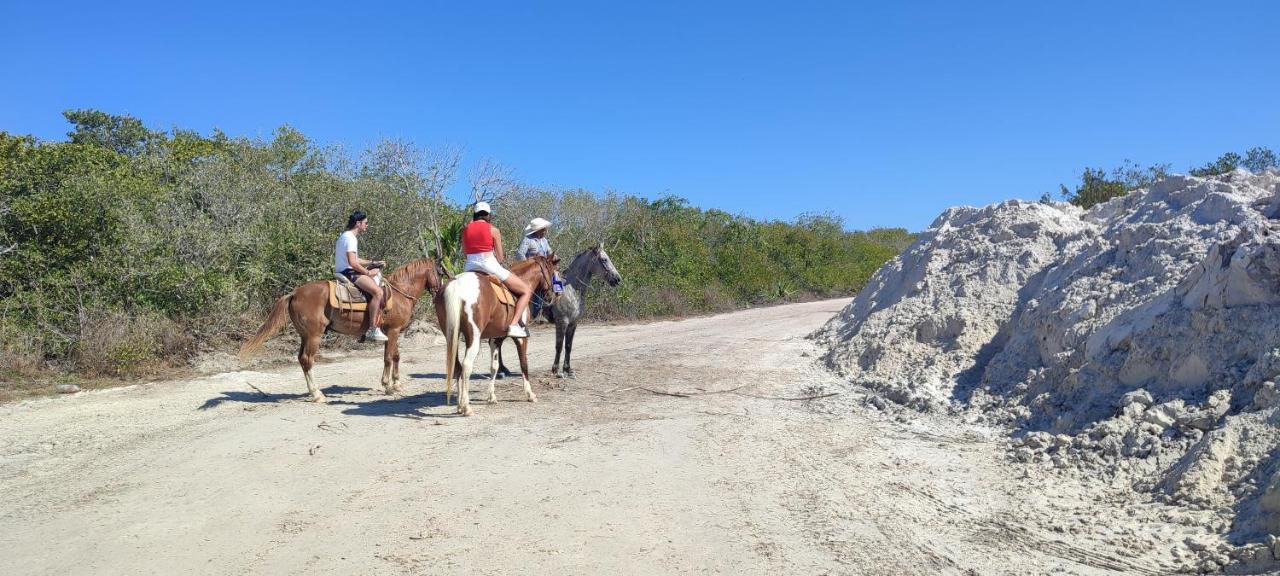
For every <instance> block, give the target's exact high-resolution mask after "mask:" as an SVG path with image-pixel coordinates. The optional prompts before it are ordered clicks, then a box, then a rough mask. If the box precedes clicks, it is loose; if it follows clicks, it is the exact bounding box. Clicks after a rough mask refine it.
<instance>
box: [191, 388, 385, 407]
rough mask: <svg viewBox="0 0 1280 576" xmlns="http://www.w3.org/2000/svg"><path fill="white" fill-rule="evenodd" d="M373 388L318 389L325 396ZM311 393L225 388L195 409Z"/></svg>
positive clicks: (305, 396) (268, 401) (266, 401)
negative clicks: (279, 392) (218, 394)
mask: <svg viewBox="0 0 1280 576" xmlns="http://www.w3.org/2000/svg"><path fill="white" fill-rule="evenodd" d="M370 390H373V388H357V387H355V386H330V387H328V388H321V389H320V391H321V392H323V393H324V394H325V395H326V396H333V395H338V394H351V393H353V392H368V391H370ZM310 397H311V395H310V394H307V393H306V392H302V393H299V394H266V393H263V392H256V391H255V392H246V391H243V390H226V391H224V392H223V393H222V395H221V396H218V397H216V398H210V399H208V400H205V401H204V404H201V405H200V407H199V408H197V410H208V409H210V408H216V407H218V406H221V405H222V404H224V403H226V402H241V403H247V404H276V403H280V402H289V401H291V400H306V399H308V398H310Z"/></svg>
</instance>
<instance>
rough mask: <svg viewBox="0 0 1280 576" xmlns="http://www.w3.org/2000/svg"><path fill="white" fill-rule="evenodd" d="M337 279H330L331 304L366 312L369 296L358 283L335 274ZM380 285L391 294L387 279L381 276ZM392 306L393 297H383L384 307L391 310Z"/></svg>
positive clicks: (385, 292) (339, 307)
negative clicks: (357, 285)
mask: <svg viewBox="0 0 1280 576" xmlns="http://www.w3.org/2000/svg"><path fill="white" fill-rule="evenodd" d="M335 278H336V280H330V281H329V306H330V307H332V308H338V309H341V310H344V311H351V312H364V311H365V310H367V309H368V308H369V298H368V297H366V296H365V295H364V292H361V291H360V289H359V288H357V287H356V285H355V284H354V283H353V282H351V281H350V280H347V278H346V277H345V276H335ZM378 279H379V284H378V285H379V286H381V287H382V293H383V294H384V295H385V294H389V291H390V289H389V288H388V287H387V281H386V280H385V279H383V278H382V277H379V278H378ZM390 308H391V298H383V299H382V309H383V310H384V311H385V310H389V309H390Z"/></svg>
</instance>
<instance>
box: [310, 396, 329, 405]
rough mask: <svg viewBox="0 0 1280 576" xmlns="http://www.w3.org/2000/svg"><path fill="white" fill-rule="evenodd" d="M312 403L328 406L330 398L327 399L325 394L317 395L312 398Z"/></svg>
mask: <svg viewBox="0 0 1280 576" xmlns="http://www.w3.org/2000/svg"><path fill="white" fill-rule="evenodd" d="M311 401H312V402H315V403H316V404H327V403H329V399H328V398H325V397H324V395H323V394H317V395H315V396H312V397H311Z"/></svg>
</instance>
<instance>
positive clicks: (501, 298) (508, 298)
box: [475, 272, 516, 306]
mask: <svg viewBox="0 0 1280 576" xmlns="http://www.w3.org/2000/svg"><path fill="white" fill-rule="evenodd" d="M475 275H476V276H479V277H480V279H481V280H488V281H489V286H490V287H491V288H493V295H494V297H495V298H497V299H498V302H501V303H503V304H505V305H507V306H515V305H516V299H515V296H513V295H512V294H511V291H510V290H508V289H507V287H506V286H505V285H503V284H502V282H500V281H498V277H497V276H490V275H488V274H485V273H484V272H476V273H475Z"/></svg>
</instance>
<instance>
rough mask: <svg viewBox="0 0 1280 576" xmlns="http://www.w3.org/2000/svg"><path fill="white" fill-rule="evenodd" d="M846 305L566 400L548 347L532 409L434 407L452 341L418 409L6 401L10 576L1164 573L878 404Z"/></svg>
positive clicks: (598, 333)
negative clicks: (858, 373) (814, 339)
mask: <svg viewBox="0 0 1280 576" xmlns="http://www.w3.org/2000/svg"><path fill="white" fill-rule="evenodd" d="M844 303H845V301H826V302H816V303H809V304H797V305H789V306H781V307H775V308H765V309H756V310H749V311H745V312H739V313H734V314H728V315H723V316H715V317H707V318H697V319H690V320H683V321H677V322H659V323H653V324H643V325H624V326H584V327H582V329H580V330H579V331H578V346H577V350H575V368H576V369H577V370H578V377H577V379H575V380H555V379H552V378H550V376H549V374H548V367H549V366H550V356H551V354H550V352H551V344H552V340H553V338H552V337H551V334H550V333H551V331H550V329H549V327H547V326H545V325H543V326H540V327H539V328H541V330H539V331H536V332H535V334H534V337H535V340H534V342H533V345H532V348H533V352H534V354H533V358H532V363H533V366H534V368H535V371H534V372H535V378H536V382H535V391H536V392H537V393H538V397H539V400H540V401H539V402H538V403H536V404H529V403H525V402H521V401H517V400H518V399H519V398H520V397H521V394H520V393H519V388H518V386H517V384H516V383H515V382H513V381H512V380H506V381H505V382H501V381H500V382H499V392H498V394H499V397H500V399H501V400H502V401H501V402H499V403H498V404H496V405H490V404H488V403H485V402H483V401H480V402H476V403H475V404H474V407H475V409H476V413H477V414H476V416H474V417H472V418H458V417H455V416H453V415H452V414H451V409H450V408H447V407H445V406H443V405H442V404H443V394H442V386H443V380H442V379H441V376H440V372H441V368H442V365H443V361H442V357H443V352H442V347H441V346H440V345H438V344H433V345H429V346H426V345H424V346H420V347H418V348H414V349H410V350H408V351H407V352H406V353H405V358H404V372H405V373H406V374H407V375H409V377H408V378H407V382H406V387H407V389H408V392H409V394H410V395H409V396H407V397H404V398H389V397H386V396H383V395H382V394H381V387H380V386H379V384H378V378H379V376H380V373H381V359H380V357H379V358H372V357H370V358H347V359H344V360H341V361H338V362H333V363H327V364H320V365H319V366H317V368H316V370H315V373H316V375H317V379H318V382H319V384H320V385H321V387H322V388H324V390H325V393H326V394H327V395H329V397H330V403H329V404H327V405H317V404H312V403H309V402H306V401H304V398H305V391H306V388H305V385H304V384H303V382H302V378H301V375H300V373H299V371H298V369H297V367H296V366H290V367H283V368H280V369H279V370H274V371H269V372H247V371H246V372H232V373H225V374H219V375H215V376H211V377H206V378H201V379H196V380H191V381H186V382H164V383H152V384H144V385H139V386H134V387H130V388H124V389H117V390H110V391H103V392H94V393H82V394H79V395H76V396H74V397H60V398H52V399H47V400H39V401H32V402H25V403H18V404H10V405H5V406H0V573H4V574H10V575H12V574H175V573H183V574H192V573H195V574H389V573H390V574H395V573H404V574H516V573H525V574H712V573H724V574H779V573H785V574H888V573H897V574H910V573H980V574H988V573H1037V574H1039V573H1053V572H1056V573H1086V574H1090V573H1108V572H1110V571H1112V570H1117V571H1126V572H1143V571H1152V572H1154V571H1160V570H1161V569H1162V566H1165V564H1163V562H1165V560H1166V559H1164V558H1162V557H1161V556H1160V554H1161V551H1160V550H1158V549H1153V550H1152V551H1151V552H1150V553H1149V554H1148V555H1146V556H1140V557H1137V558H1125V557H1124V556H1125V555H1126V554H1127V553H1125V552H1123V550H1131V549H1132V548H1133V546H1130V545H1129V544H1127V543H1126V542H1127V541H1126V540H1124V539H1125V538H1126V537H1127V536H1126V534H1125V533H1123V532H1120V531H1118V530H1119V528H1117V529H1116V530H1117V531H1116V532H1114V533H1113V532H1111V531H1110V530H1111V528H1108V527H1107V526H1105V518H1106V517H1107V515H1108V514H1116V515H1119V514H1121V513H1122V512H1123V510H1119V509H1118V508H1117V510H1116V511H1112V510H1111V507H1108V505H1107V504H1105V502H1102V501H1101V500H1099V498H1104V497H1105V495H1100V494H1098V493H1096V491H1095V492H1089V491H1088V490H1086V489H1085V488H1084V487H1075V488H1073V486H1074V485H1072V484H1070V483H1069V482H1068V483H1067V484H1063V483H1062V482H1067V481H1065V480H1064V481H1060V482H1058V484H1056V485H1055V487H1054V488H1053V489H1052V490H1047V489H1045V488H1044V487H1043V486H1042V484H1040V482H1039V481H1038V480H1037V477H1036V476H1034V475H1032V476H1028V475H1027V474H1026V471H1025V470H1024V469H1023V468H1021V467H1020V465H1016V464H1012V463H1009V462H1007V461H1006V459H1005V456H1004V448H1003V445H1004V444H1003V443H1004V439H1003V438H1004V437H1003V435H1002V433H1001V432H1000V431H998V430H993V429H987V428H981V427H977V426H973V425H966V424H964V423H962V422H960V421H959V420H958V419H954V418H950V419H949V418H943V417H938V416H929V417H926V416H921V415H917V414H914V413H910V412H895V411H889V412H880V411H878V410H876V409H873V408H868V407H865V406H864V405H863V403H862V398H861V396H859V394H860V393H859V392H858V391H857V390H852V389H849V386H848V385H847V384H845V383H843V382H841V381H839V380H838V379H836V378H834V377H833V376H832V375H830V374H829V373H828V372H826V371H825V370H823V369H822V368H821V367H820V366H818V365H817V364H816V363H815V361H814V359H815V358H816V357H817V351H816V350H815V349H814V348H813V345H812V344H811V343H810V342H809V341H807V340H805V339H804V336H805V335H806V334H807V333H809V332H810V331H812V330H813V329H815V328H817V327H818V326H819V325H820V324H821V323H822V322H824V321H825V320H826V319H827V318H829V317H831V316H832V315H833V314H835V313H836V312H837V311H838V310H839V309H840V308H841V306H842V305H843V304H844ZM322 354H323V353H322ZM482 356H483V354H482ZM250 383H252V384H253V385H254V386H256V387H257V388H258V389H260V390H261V391H262V392H258V391H256V390H255V389H254V388H253V387H251V386H249V384H250ZM641 387H644V388H650V389H652V390H654V391H669V392H678V393H697V394H701V395H693V396H688V397H681V396H667V395H661V394H656V393H654V392H652V391H649V390H645V389H643V388H641ZM730 389H733V390H735V391H734V392H730V393H715V394H702V393H703V392H712V391H723V390H730ZM472 391H473V401H474V400H475V399H479V400H483V399H484V398H486V395H485V394H484V393H483V383H482V382H481V381H479V380H475V381H473V382H472ZM477 391H478V392H477ZM833 392H839V393H840V394H839V395H836V396H828V397H825V398H821V399H817V400H809V401H798V400H787V399H778V398H795V397H805V396H816V395H821V394H828V393H833ZM1153 506H1154V505H1153ZM1062 519H1069V520H1070V522H1067V521H1066V520H1062ZM1099 520H1102V521H1103V522H1102V524H1103V525H1095V524H1097V523H1098V521H1099ZM1062 524H1071V525H1065V526H1064V525H1062ZM1082 525H1083V526H1086V527H1087V528H1086V529H1083V530H1081V529H1078V527H1079V526H1082ZM1166 528H1167V527H1166ZM1157 529H1160V527H1156V528H1152V530H1157ZM1169 529H1173V528H1169Z"/></svg>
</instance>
